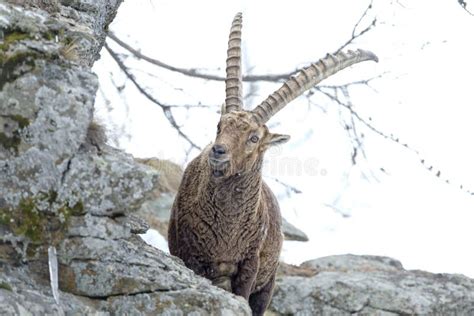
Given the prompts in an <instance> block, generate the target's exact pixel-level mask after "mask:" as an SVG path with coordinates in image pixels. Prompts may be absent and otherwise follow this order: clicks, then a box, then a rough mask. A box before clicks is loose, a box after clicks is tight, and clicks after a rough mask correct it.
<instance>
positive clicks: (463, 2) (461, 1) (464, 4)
mask: <svg viewBox="0 0 474 316" xmlns="http://www.w3.org/2000/svg"><path fill="white" fill-rule="evenodd" d="M458 3H459V4H460V5H461V7H462V8H463V9H464V11H466V12H467V13H469V14H470V15H472V16H474V13H472V12H471V11H469V10H468V8H467V3H466V1H464V0H458Z"/></svg>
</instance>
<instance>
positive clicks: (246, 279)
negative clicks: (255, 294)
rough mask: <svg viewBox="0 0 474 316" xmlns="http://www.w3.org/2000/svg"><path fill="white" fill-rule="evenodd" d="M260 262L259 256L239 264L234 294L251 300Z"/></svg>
mask: <svg viewBox="0 0 474 316" xmlns="http://www.w3.org/2000/svg"><path fill="white" fill-rule="evenodd" d="M259 265H260V260H259V257H258V255H257V254H255V255H253V256H252V257H250V258H248V259H245V260H243V261H242V262H240V263H239V267H238V270H237V275H236V276H235V278H234V280H233V282H232V292H233V293H234V294H236V295H240V296H243V297H244V298H245V299H246V300H247V301H248V300H249V297H250V293H251V291H252V287H253V285H254V283H255V279H256V277H257V272H258V268H259Z"/></svg>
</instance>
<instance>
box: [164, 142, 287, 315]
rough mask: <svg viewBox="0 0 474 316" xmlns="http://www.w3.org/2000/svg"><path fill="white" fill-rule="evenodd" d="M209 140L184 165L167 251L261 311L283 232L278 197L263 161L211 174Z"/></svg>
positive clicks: (272, 281) (267, 299)
mask: <svg viewBox="0 0 474 316" xmlns="http://www.w3.org/2000/svg"><path fill="white" fill-rule="evenodd" d="M210 151H211V146H208V147H207V148H205V149H204V150H203V152H202V153H201V154H200V155H199V156H198V157H196V158H195V159H194V160H193V161H192V162H191V163H190V164H189V165H188V167H187V168H186V171H185V172H184V176H183V180H182V183H181V187H180V190H179V192H178V195H177V196H176V200H175V202H174V205H173V210H172V215H171V219H170V226H169V234H168V239H169V248H170V252H171V254H173V255H175V256H178V257H180V258H181V259H183V261H184V263H185V264H186V266H187V267H189V268H190V269H192V270H194V271H195V272H196V273H197V274H199V275H202V276H204V277H206V278H208V279H210V280H212V281H213V283H214V284H216V285H218V286H221V287H223V288H225V289H227V290H231V291H232V292H233V293H235V294H237V295H241V296H243V297H244V298H246V299H247V300H249V303H250V306H251V307H252V310H253V312H254V314H257V315H259V314H263V312H264V311H265V309H266V307H267V305H268V303H269V300H270V298H271V295H272V291H273V286H274V282H275V273H276V269H277V267H278V258H279V255H280V250H281V245H282V240H283V236H282V233H281V215H280V210H279V207H278V202H277V200H276V198H275V196H274V195H273V193H272V192H271V191H270V189H269V188H268V186H267V185H266V184H265V182H264V181H263V180H262V175H261V163H262V162H261V161H257V162H256V164H255V168H253V169H251V170H250V171H249V172H246V173H243V174H235V175H232V176H230V177H228V178H225V179H223V180H221V179H219V178H214V177H213V176H212V174H211V173H212V170H211V167H210V165H209V163H208V157H209V155H210Z"/></svg>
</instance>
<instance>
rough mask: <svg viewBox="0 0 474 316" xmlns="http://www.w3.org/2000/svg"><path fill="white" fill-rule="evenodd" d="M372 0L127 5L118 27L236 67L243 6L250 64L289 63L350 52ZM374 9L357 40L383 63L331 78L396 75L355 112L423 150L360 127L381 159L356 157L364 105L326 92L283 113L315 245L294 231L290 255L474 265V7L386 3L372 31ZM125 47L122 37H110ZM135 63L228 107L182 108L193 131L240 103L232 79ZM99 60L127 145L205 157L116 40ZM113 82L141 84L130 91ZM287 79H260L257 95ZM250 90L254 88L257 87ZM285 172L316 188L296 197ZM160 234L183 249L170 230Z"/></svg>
mask: <svg viewBox="0 0 474 316" xmlns="http://www.w3.org/2000/svg"><path fill="white" fill-rule="evenodd" d="M368 3H369V2H368V1H351V0H337V1H324V2H323V1H300V2H298V3H297V4H296V3H294V2H292V3H291V4H290V3H289V2H287V1H284V2H283V1H282V2H278V1H258V2H256V1H253V2H252V1H248V0H246V1H238V2H232V3H228V2H223V1H220V2H219V1H211V0H207V1H199V2H190V1H189V2H188V1H186V2H184V1H171V0H160V1H148V0H137V1H134V2H133V3H132V2H130V1H128V2H127V1H126V2H124V3H123V5H122V7H121V9H120V10H119V14H118V15H117V18H116V20H115V21H114V22H113V24H112V25H111V30H112V31H113V32H114V33H115V34H116V35H117V36H118V37H119V38H121V39H122V40H124V41H126V42H127V43H129V44H131V45H132V46H133V47H136V48H139V49H140V50H141V51H142V52H143V53H144V54H147V55H149V56H151V57H155V58H157V59H159V60H161V61H163V62H166V63H168V64H171V65H174V66H177V67H182V68H186V67H188V68H198V69H204V70H203V71H204V72H208V73H213V74H219V75H223V67H224V63H225V54H226V48H227V36H228V30H229V27H230V22H231V20H232V18H233V16H234V14H235V13H236V12H237V11H243V13H244V29H243V37H244V43H243V48H244V66H245V71H246V72H251V73H253V74H265V73H280V72H287V71H292V70H294V69H295V68H296V67H300V66H302V65H305V64H307V63H308V62H311V61H315V60H317V59H318V58H320V57H322V56H324V55H325V54H326V53H327V52H330V51H334V50H335V49H337V48H338V47H339V46H340V45H341V44H342V43H344V42H345V41H346V40H347V39H348V38H349V36H350V34H351V32H352V27H353V25H354V24H355V23H356V22H357V21H358V19H359V17H360V15H361V13H362V12H363V11H364V9H365V8H366V6H367V5H368ZM268 10H270V11H271V14H268V12H267V11H268ZM373 17H377V21H378V23H377V26H376V28H375V29H374V30H372V31H370V32H368V33H367V34H366V35H364V36H363V37H361V38H359V39H357V40H356V41H355V43H354V44H353V45H351V46H350V47H349V48H351V49H355V48H363V49H368V50H372V51H374V52H376V53H377V55H378V56H379V59H380V62H379V63H378V64H375V63H364V64H359V65H356V66H354V67H352V69H350V70H347V71H344V72H341V73H340V74H337V75H335V76H334V77H332V78H329V79H328V80H327V81H325V82H324V84H340V83H346V82H350V81H353V80H360V79H366V78H370V77H375V76H377V75H381V74H383V75H382V77H381V78H379V79H375V80H374V81H372V82H371V88H368V87H365V86H355V87H353V88H351V90H350V92H351V101H352V103H353V104H354V109H355V110H356V111H357V112H358V113H359V114H360V115H361V117H363V118H364V119H365V120H367V121H370V122H371V124H373V125H374V126H375V127H376V128H377V129H379V130H381V131H383V132H384V133H386V134H387V135H390V134H392V133H393V134H394V135H395V137H399V138H400V140H401V143H405V142H406V143H407V144H409V146H410V147H411V148H413V149H415V150H416V151H418V152H419V154H417V152H415V151H413V150H408V149H406V148H404V147H402V146H401V145H399V144H395V143H393V142H391V141H389V140H386V139H384V138H383V137H381V136H379V135H376V134H375V133H373V132H371V131H370V130H368V129H367V128H365V127H364V126H362V125H361V124H359V125H358V126H359V128H360V130H359V132H362V133H364V135H365V142H364V148H365V153H366V157H367V158H366V159H362V158H360V159H359V161H358V163H357V165H355V166H352V164H351V159H350V157H351V149H352V146H351V144H350V142H349V140H348V137H347V133H346V131H345V130H344V128H343V127H341V123H340V118H341V115H342V116H345V117H348V113H347V112H346V111H344V109H341V108H340V107H339V106H337V105H336V104H334V103H329V102H328V100H327V99H325V98H323V97H320V96H317V97H315V98H314V102H316V103H317V105H318V106H314V105H313V106H311V105H309V104H308V102H307V99H306V98H304V97H303V98H299V99H297V100H295V101H294V102H292V103H291V104H290V105H289V106H288V107H286V108H285V109H284V110H282V111H281V112H280V113H278V114H277V115H276V116H275V117H274V119H272V120H271V121H270V122H269V127H270V129H271V130H272V131H273V132H275V133H282V134H290V135H291V137H292V138H291V140H290V142H289V143H287V144H285V145H283V146H282V147H279V148H276V149H272V150H271V151H270V152H268V153H267V156H266V162H267V163H266V166H265V170H264V171H265V175H266V176H267V177H266V181H267V182H268V183H269V185H270V186H271V187H272V189H273V190H274V192H275V193H276V194H277V196H278V199H279V201H280V205H281V209H282V212H283V215H284V216H285V218H286V219H288V220H289V221H290V222H291V223H293V224H294V225H296V226H297V227H299V228H301V229H302V230H303V231H305V232H306V233H307V235H308V236H309V238H310V241H309V242H308V243H299V242H285V244H284V250H283V253H282V258H283V259H284V260H285V261H286V262H290V263H300V262H302V261H304V260H309V259H313V258H316V257H320V256H326V255H332V254H342V253H354V254H372V255H386V256H391V257H394V258H396V259H399V260H401V261H402V263H403V264H404V266H405V268H408V269H422V270H427V271H432V272H447V273H462V274H465V275H468V276H470V277H474V256H473V255H472V250H471V249H472V245H471V244H472V241H473V240H474V229H473V228H472V223H474V196H471V195H469V194H468V193H466V192H465V191H464V190H460V189H459V185H460V184H463V186H464V187H465V188H467V189H470V190H473V191H474V180H473V179H474V177H473V175H474V167H473V165H472V161H474V151H473V150H472V145H471V144H472V140H471V137H472V135H474V124H472V118H473V117H474V107H473V106H472V105H473V104H472V73H474V60H473V59H472V58H469V56H472V55H473V54H474V38H473V37H472V36H469V35H467V33H466V32H465V31H464V30H469V29H471V30H472V29H474V19H473V18H472V17H471V16H470V15H469V14H467V13H466V12H465V11H464V10H462V8H461V7H460V6H459V4H458V3H457V2H456V1H428V0H420V1H415V2H413V1H412V2H408V1H381V0H375V1H374V5H373V10H371V11H369V16H368V17H367V19H366V20H364V21H363V23H362V25H361V28H364V27H365V26H366V25H368V23H370V22H371V18H373ZM109 44H110V45H111V47H113V48H114V49H118V47H117V45H115V43H113V42H112V41H110V40H109ZM126 63H127V65H128V66H129V67H130V68H131V69H133V71H134V74H136V76H137V78H138V79H139V81H140V82H141V83H143V84H144V85H145V86H146V87H147V88H148V91H151V92H152V93H153V95H155V96H156V97H157V98H159V99H160V100H161V101H162V102H164V103H167V104H196V103H197V102H202V103H203V104H209V105H213V106H214V108H212V109H211V110H209V109H200V110H192V111H186V110H176V111H174V113H176V118H177V120H178V122H179V123H180V124H181V125H182V126H183V129H184V130H185V132H187V133H188V134H190V135H191V136H192V139H193V140H195V141H196V142H198V143H199V144H200V145H202V146H204V145H206V144H207V143H209V142H210V141H212V139H213V137H214V132H215V125H216V123H217V120H218V110H219V108H220V105H221V103H222V100H223V99H224V85H223V83H222V82H213V81H203V80H198V79H192V78H187V77H185V76H183V75H180V74H177V73H172V72H169V71H165V70H162V69H159V68H156V67H153V66H151V65H150V64H147V63H144V62H138V61H136V60H135V59H134V58H131V57H130V58H128V59H127V60H126ZM95 71H96V72H97V73H98V75H99V80H100V84H101V91H100V94H99V95H98V100H97V113H96V115H97V116H98V117H100V118H101V120H102V121H104V122H105V123H106V124H107V126H108V127H109V129H110V130H112V131H113V132H115V133H118V134H119V136H120V137H119V139H118V144H119V145H120V146H121V147H122V148H124V149H125V150H126V151H128V152H130V153H132V154H133V155H135V156H138V157H149V156H156V157H160V158H164V159H170V160H173V161H175V162H177V163H179V164H182V165H183V166H184V165H185V164H186V162H188V161H189V160H190V159H191V158H193V157H194V156H195V155H197V154H198V152H197V151H195V150H193V151H191V152H190V153H188V154H187V153H186V151H187V150H188V145H187V144H186V142H185V141H184V140H183V139H181V138H179V137H178V136H177V135H176V132H175V131H174V130H173V129H172V128H171V127H170V126H169V124H168V122H167V121H166V119H165V118H164V117H163V114H162V111H161V109H160V108H159V107H157V106H156V105H154V104H151V103H150V102H149V101H148V100H146V99H145V98H144V97H143V96H142V95H141V94H140V93H139V92H138V91H137V90H136V89H135V88H134V87H133V86H132V85H131V84H130V82H127V81H126V80H125V78H124V76H123V74H121V73H120V71H119V70H118V69H117V66H116V65H115V64H114V62H113V60H112V59H111V58H110V56H108V54H107V53H106V52H104V53H103V54H102V59H101V60H100V61H98V62H97V63H96V65H95ZM113 83H115V84H116V85H118V86H121V85H125V86H124V88H123V90H122V91H121V92H119V93H118V92H117V90H116V88H115V87H114V85H113ZM278 87H279V85H278V84H277V85H275V84H271V83H260V84H259V85H258V89H257V91H256V94H255V96H253V97H252V98H250V100H251V101H249V102H248V103H250V104H248V106H250V107H252V106H254V105H255V104H256V102H259V101H261V100H262V99H263V98H265V97H266V96H267V95H268V94H269V93H271V92H272V91H274V90H275V89H276V88H278ZM244 89H246V91H248V89H249V85H248V84H245V86H244ZM106 99H107V100H108V102H109V103H107V102H106ZM369 118H371V119H370V120H369ZM122 132H123V133H122ZM360 155H361V153H360ZM421 159H424V160H425V161H426V164H425V166H424V165H423V164H421V163H420V160H421ZM431 164H432V165H433V166H434V169H435V170H438V169H439V170H441V178H442V179H440V178H438V177H436V176H435V174H436V171H435V172H429V171H427V169H426V167H428V166H430V165H431ZM272 178H278V179H279V180H280V181H283V182H285V183H288V184H290V185H292V186H294V187H296V188H298V189H299V190H301V191H302V193H301V194H294V193H293V194H287V192H286V190H285V188H283V187H282V186H281V185H280V184H278V183H276V182H275V181H273V180H272ZM444 179H449V180H450V182H451V184H446V183H445V182H444ZM145 236H148V237H145V238H147V240H148V242H150V243H156V244H158V245H159V248H160V249H167V246H166V244H165V241H164V239H163V238H162V237H161V236H159V235H158V233H157V232H156V231H153V230H150V231H149V232H147V234H145Z"/></svg>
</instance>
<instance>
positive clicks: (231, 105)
mask: <svg viewBox="0 0 474 316" xmlns="http://www.w3.org/2000/svg"><path fill="white" fill-rule="evenodd" d="M241 35H242V13H241V12H239V13H237V14H236V15H235V17H234V21H232V26H231V28H230V34H229V46H228V48H227V60H226V69H225V71H226V79H225V111H226V113H227V112H230V111H237V110H241V109H242V106H243V105H242V67H241V55H242V54H241V48H240V46H241V42H242V39H241Z"/></svg>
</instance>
